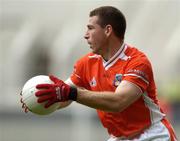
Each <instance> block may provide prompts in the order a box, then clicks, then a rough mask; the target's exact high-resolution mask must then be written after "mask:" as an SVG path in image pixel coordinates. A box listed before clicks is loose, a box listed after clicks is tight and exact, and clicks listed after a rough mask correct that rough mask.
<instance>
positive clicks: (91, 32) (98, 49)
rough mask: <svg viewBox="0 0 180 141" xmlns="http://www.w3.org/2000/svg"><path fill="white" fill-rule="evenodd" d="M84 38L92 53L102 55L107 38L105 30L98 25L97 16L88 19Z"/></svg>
mask: <svg viewBox="0 0 180 141" xmlns="http://www.w3.org/2000/svg"><path fill="white" fill-rule="evenodd" d="M84 38H85V39H86V40H87V43H88V44H89V45H90V48H91V49H92V52H93V53H96V54H100V55H103V52H104V50H105V46H106V42H107V41H106V40H107V38H106V34H105V29H104V28H102V27H101V26H100V25H99V24H98V17H97V16H92V17H90V18H89V23H88V24H87V31H86V34H85V36H84Z"/></svg>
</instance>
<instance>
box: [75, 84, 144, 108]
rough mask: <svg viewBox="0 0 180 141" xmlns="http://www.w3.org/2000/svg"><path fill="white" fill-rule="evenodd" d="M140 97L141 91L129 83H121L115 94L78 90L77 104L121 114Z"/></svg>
mask: <svg viewBox="0 0 180 141" xmlns="http://www.w3.org/2000/svg"><path fill="white" fill-rule="evenodd" d="M141 95H142V91H141V89H140V88H139V87H138V86H136V85H135V84H133V83H131V82H129V81H122V82H121V83H120V85H119V86H118V87H117V88H116V91H115V92H108V91H107V92H93V91H88V90H85V89H78V95H77V102H78V103H81V104H83V105H86V106H89V107H91V108H95V109H99V110H103V111H108V112H121V111H123V110H124V109H125V108H127V107H128V106H129V105H131V104H132V103H134V102H135V101H136V100H137V99H138V98H139V97H140V96H141Z"/></svg>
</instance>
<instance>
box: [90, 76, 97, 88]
mask: <svg viewBox="0 0 180 141" xmlns="http://www.w3.org/2000/svg"><path fill="white" fill-rule="evenodd" d="M89 84H90V86H91V87H95V86H96V85H97V83H96V79H95V77H93V78H92V80H91V81H90V82H89Z"/></svg>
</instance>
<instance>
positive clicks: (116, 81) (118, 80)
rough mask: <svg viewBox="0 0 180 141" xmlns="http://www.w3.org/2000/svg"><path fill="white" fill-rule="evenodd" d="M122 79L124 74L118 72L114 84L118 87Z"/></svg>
mask: <svg viewBox="0 0 180 141" xmlns="http://www.w3.org/2000/svg"><path fill="white" fill-rule="evenodd" d="M121 80H122V74H116V75H115V78H114V81H113V85H114V86H115V87H117V86H118V85H119V84H120V83H121Z"/></svg>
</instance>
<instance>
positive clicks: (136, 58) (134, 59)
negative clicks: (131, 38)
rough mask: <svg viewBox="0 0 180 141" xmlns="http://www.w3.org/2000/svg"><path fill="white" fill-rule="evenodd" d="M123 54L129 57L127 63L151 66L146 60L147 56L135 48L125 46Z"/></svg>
mask: <svg viewBox="0 0 180 141" xmlns="http://www.w3.org/2000/svg"><path fill="white" fill-rule="evenodd" d="M125 54H126V55H127V56H129V62H131V63H135V64H146V65H150V66H151V63H150V60H149V59H148V57H147V55H146V54H145V53H144V52H143V51H141V50H139V49H138V48H136V47H133V46H130V45H127V49H126V51H125Z"/></svg>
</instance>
